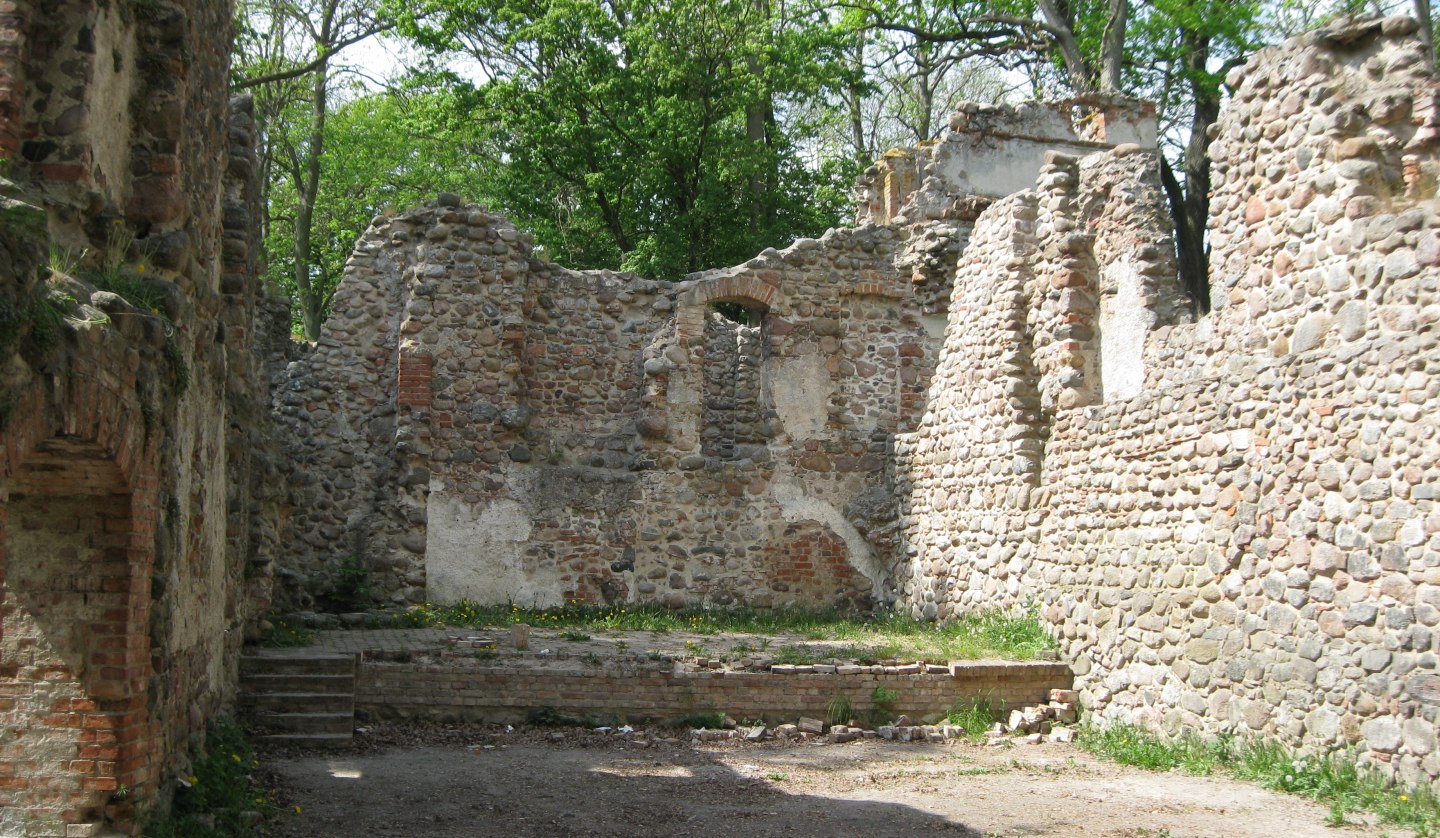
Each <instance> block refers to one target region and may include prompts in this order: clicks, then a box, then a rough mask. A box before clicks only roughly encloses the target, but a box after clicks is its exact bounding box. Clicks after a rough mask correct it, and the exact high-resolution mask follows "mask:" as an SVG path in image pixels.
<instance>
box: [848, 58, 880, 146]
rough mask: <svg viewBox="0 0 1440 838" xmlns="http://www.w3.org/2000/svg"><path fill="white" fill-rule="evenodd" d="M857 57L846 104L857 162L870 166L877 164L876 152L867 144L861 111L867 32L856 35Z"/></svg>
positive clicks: (853, 65) (863, 116) (852, 68)
mask: <svg viewBox="0 0 1440 838" xmlns="http://www.w3.org/2000/svg"><path fill="white" fill-rule="evenodd" d="M855 41H856V43H855V55H854V63H853V64H852V66H851V70H852V71H853V72H854V73H855V76H854V80H853V81H851V82H849V83H847V84H846V85H845V104H846V105H848V106H849V109H850V142H851V143H853V144H854V146H855V162H857V163H859V164H860V165H861V166H868V165H870V164H871V163H873V162H875V155H876V151H875V150H874V149H872V148H870V146H869V144H868V143H866V142H865V114H864V112H863V111H862V110H861V103H862V102H863V101H864V94H863V93H861V91H860V85H861V84H862V82H861V81H860V80H861V79H863V78H865V30H863V29H862V30H860V31H858V32H856V33H855Z"/></svg>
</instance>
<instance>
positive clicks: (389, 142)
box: [265, 78, 499, 333]
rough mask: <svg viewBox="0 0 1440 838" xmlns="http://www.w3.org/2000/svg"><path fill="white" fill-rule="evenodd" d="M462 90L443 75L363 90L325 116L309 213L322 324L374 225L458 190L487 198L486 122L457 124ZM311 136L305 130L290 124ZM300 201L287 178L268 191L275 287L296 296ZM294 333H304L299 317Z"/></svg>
mask: <svg viewBox="0 0 1440 838" xmlns="http://www.w3.org/2000/svg"><path fill="white" fill-rule="evenodd" d="M464 96H465V90H464V88H463V87H451V86H450V84H448V83H447V80H446V79H444V78H440V79H423V80H412V81H411V82H409V83H406V84H404V85H401V86H398V87H397V88H395V89H392V90H388V91H379V92H373V93H366V94H364V95H360V96H358V97H355V98H352V99H350V100H349V101H346V102H343V103H342V104H339V105H337V106H335V107H333V108H332V109H331V110H330V112H329V114H328V115H327V117H326V119H325V136H324V138H323V139H324V148H325V153H324V155H323V156H322V158H321V166H320V175H319V177H318V179H317V184H318V187H317V189H316V191H315V193H314V196H313V198H312V199H311V212H310V214H309V224H308V230H309V260H310V261H309V266H308V269H307V271H306V274H307V275H308V277H309V289H308V292H307V293H308V294H309V295H310V297H309V298H310V299H312V300H315V301H318V303H319V314H320V318H319V319H320V320H321V321H323V318H324V316H325V315H326V314H328V312H329V304H330V299H331V297H332V296H333V295H334V293H335V288H336V286H337V285H338V284H339V282H340V279H341V277H342V276H343V273H344V268H345V261H346V259H347V258H348V257H349V255H350V252H351V250H352V249H353V248H354V246H355V241H356V239H358V238H359V237H360V235H361V234H362V233H363V232H364V231H365V228H366V227H367V226H368V225H369V223H370V221H371V219H372V218H374V217H375V216H376V215H380V214H383V213H386V212H392V211H399V210H404V209H406V208H409V207H411V206H415V205H417V204H420V203H421V202H423V201H425V200H428V199H433V198H434V197H435V195H436V193H438V192H456V193H459V194H462V195H465V196H466V197H468V198H471V199H473V200H480V201H485V200H488V199H489V198H490V197H491V196H490V186H489V184H490V182H491V178H490V175H489V173H490V172H492V171H494V170H495V169H496V168H498V166H499V162H498V158H497V154H496V152H495V150H494V149H493V147H492V146H491V144H490V142H489V139H488V138H487V136H486V134H485V133H484V124H483V123H477V122H475V121H473V120H468V119H467V120H463V121H462V120H456V119H454V118H453V117H454V115H455V114H457V113H463V112H465V110H466V109H467V105H466V102H465V100H464ZM294 130H295V131H297V132H308V130H309V128H308V126H306V125H298V126H295V127H294ZM301 197H302V196H301V194H300V193H299V192H297V191H296V190H294V189H292V188H290V175H288V174H284V173H281V175H280V180H279V182H277V183H276V184H274V185H273V187H272V189H271V192H270V203H269V207H270V213H271V215H272V217H273V218H275V219H276V221H277V223H274V224H272V225H271V226H270V229H269V231H268V234H267V235H266V239H265V250H266V252H267V253H269V254H271V256H270V260H271V264H270V271H269V274H270V277H271V281H272V282H274V283H275V284H276V285H277V286H279V287H281V288H283V289H285V290H286V291H288V292H290V293H292V294H296V295H297V297H298V293H299V288H298V287H297V286H296V284H295V276H296V273H297V272H296V263H295V261H294V260H295V259H296V253H297V252H298V250H297V248H296V246H295V237H296V236H297V235H299V234H300V227H299V225H297V224H295V223H293V219H295V218H297V217H298V216H299V212H298V210H299V205H300V200H301ZM303 311H304V310H303V309H300V308H298V307H297V311H296V314H297V315H298V316H297V323H296V326H297V327H298V328H299V329H300V330H301V331H302V333H303V330H304V329H305V328H306V327H307V326H308V324H307V323H306V322H304V321H303V320H300V319H299V318H300V317H301V316H303Z"/></svg>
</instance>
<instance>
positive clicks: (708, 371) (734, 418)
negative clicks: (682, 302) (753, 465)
mask: <svg viewBox="0 0 1440 838" xmlns="http://www.w3.org/2000/svg"><path fill="white" fill-rule="evenodd" d="M766 310H767V309H766V307H765V305H764V304H763V303H759V302H756V301H753V300H748V299H745V298H732V299H720V300H712V301H711V302H710V304H709V306H708V308H707V311H706V317H705V389H704V394H705V401H704V417H703V424H702V426H701V431H700V449H701V453H703V454H704V455H705V456H707V457H718V458H720V459H725V460H731V459H745V458H749V457H753V456H754V454H755V453H756V452H757V451H758V449H762V448H764V447H765V442H766V440H767V439H768V438H769V436H770V434H769V418H770V416H769V411H768V409H767V406H768V404H769V402H770V398H769V395H770V394H769V392H768V387H767V382H766V378H765V361H766V359H767V357H768V356H769V351H768V341H767V339H766V332H765V314H766Z"/></svg>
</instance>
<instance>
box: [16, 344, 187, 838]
mask: <svg viewBox="0 0 1440 838" xmlns="http://www.w3.org/2000/svg"><path fill="white" fill-rule="evenodd" d="M135 393H136V391H135V379H134V373H133V372H131V371H129V370H127V369H125V365H124V364H123V362H122V361H116V360H111V359H108V358H105V357H102V358H99V359H95V358H92V359H87V361H86V363H84V364H77V365H76V366H75V368H74V369H72V370H71V371H69V372H67V373H65V374H63V375H62V376H58V377H55V378H52V379H48V380H46V381H45V382H43V383H37V385H36V386H33V387H31V388H30V389H29V390H28V391H27V392H26V394H25V396H24V397H23V398H22V400H21V403H20V404H18V405H17V406H16V407H15V408H14V409H13V410H12V412H11V416H12V419H11V421H10V423H9V425H8V426H7V427H6V428H5V429H4V430H3V431H0V722H3V725H4V727H5V728H6V729H7V733H9V736H8V737H7V738H6V740H5V742H4V743H0V810H3V811H4V815H3V817H4V818H5V819H6V821H7V825H8V826H13V825H14V824H16V823H17V822H18V823H19V824H22V826H21V828H23V830H24V831H23V832H21V833H20V834H24V835H50V834H58V835H65V834H67V830H68V829H69V827H70V826H71V825H75V826H76V827H77V828H80V829H82V831H83V829H84V825H91V827H92V828H93V827H95V826H98V825H100V824H108V825H110V826H112V827H119V828H120V829H122V830H124V831H127V832H128V831H133V829H134V826H135V823H134V820H135V818H134V814H135V813H134V811H133V805H132V804H131V803H130V802H129V801H130V800H133V799H147V798H148V797H149V796H150V794H149V793H150V792H151V791H152V790H153V785H154V782H155V779H156V774H157V767H158V763H159V759H158V757H157V755H156V754H155V753H154V749H155V743H156V742H157V741H158V726H157V723H156V722H155V720H153V719H152V718H151V715H152V712H151V710H152V708H150V707H149V706H148V703H147V698H146V696H147V691H148V688H149V681H150V678H151V675H152V673H153V669H152V665H151V659H150V626H149V622H150V575H151V571H152V568H153V566H154V558H155V556H154V544H155V529H156V522H157V511H156V510H157V495H158V482H157V463H158V445H156V444H155V443H154V442H153V441H151V439H149V438H148V437H147V433H146V428H145V421H144V418H143V414H142V411H141V406H140V404H139V399H138V397H137V396H136V394H135ZM122 788H123V789H125V790H127V791H128V792H130V793H128V794H117V792H119V791H120V790H121V789H122ZM57 825H58V826H57ZM70 834H78V833H75V832H74V831H73V830H72V831H70Z"/></svg>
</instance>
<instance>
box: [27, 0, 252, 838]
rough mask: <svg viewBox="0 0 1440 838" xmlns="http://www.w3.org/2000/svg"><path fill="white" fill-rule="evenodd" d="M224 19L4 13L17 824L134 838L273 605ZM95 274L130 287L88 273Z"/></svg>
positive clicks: (60, 7)
mask: <svg viewBox="0 0 1440 838" xmlns="http://www.w3.org/2000/svg"><path fill="white" fill-rule="evenodd" d="M32 12H33V13H32ZM41 12H43V13H41ZM231 14H232V8H231V5H230V4H229V3H228V2H223V0H183V1H182V2H147V3H144V4H133V3H95V2H81V1H80V0H67V2H59V3H47V4H44V8H43V9H40V8H39V7H38V6H37V5H36V4H31V3H26V2H20V3H16V2H9V3H0V31H3V33H4V34H3V41H4V45H3V48H0V156H3V157H5V158H7V159H8V160H9V165H8V166H7V168H6V171H5V175H6V177H7V178H8V179H7V180H4V181H3V182H0V192H3V193H4V194H5V195H6V198H5V199H4V200H3V209H0V212H3V216H4V217H3V223H0V254H3V256H0V273H3V274H4V276H3V282H0V583H3V587H0V616H3V627H0V730H3V734H4V736H3V737H0V738H3V740H4V741H3V745H0V833H3V834H6V835H17V836H52V835H54V836H60V835H64V836H67V838H68V836H77V835H92V834H100V833H102V832H103V833H105V834H114V832H115V831H118V832H120V833H123V834H134V833H135V832H136V831H137V830H138V829H139V824H140V822H141V820H142V819H143V817H144V816H145V814H146V813H147V812H148V811H150V810H152V809H153V808H154V807H156V806H163V805H164V804H165V801H166V799H167V797H168V794H169V792H170V789H171V785H170V780H171V779H172V778H173V777H174V776H176V775H177V774H183V773H188V766H189V755H190V754H191V753H192V752H193V751H194V749H196V748H198V747H199V746H200V744H201V742H202V741H203V734H204V729H205V726H206V723H207V722H208V720H209V719H211V718H212V717H214V716H215V715H216V714H217V713H220V712H222V711H223V710H224V709H225V707H226V706H227V704H228V703H229V702H230V700H231V698H232V697H233V693H234V689H235V680H236V659H237V656H238V651H239V646H240V643H241V639H242V637H243V635H244V634H245V631H246V628H247V623H253V622H254V620H255V618H257V617H258V614H259V613H260V612H261V611H263V610H264V609H265V608H266V607H267V602H268V590H267V586H268V580H267V577H266V574H265V567H266V565H265V564H264V563H263V562H260V561H255V560H254V559H255V556H256V553H257V551H258V545H260V544H263V543H265V542H266V535H265V533H264V531H263V530H264V528H263V527H256V526H255V524H256V523H257V522H262V521H264V520H265V519H266V518H267V517H268V516H269V513H267V512H266V511H265V507H266V504H267V503H268V502H269V499H268V497H267V493H268V491H269V490H268V489H267V488H266V487H265V485H264V483H263V481H261V480H259V479H256V478H255V477H254V474H253V473H254V472H255V471H257V470H258V471H260V472H261V473H263V466H264V464H265V463H266V462H267V461H268V456H269V455H268V451H269V450H270V446H271V445H272V444H273V443H272V442H271V441H270V432H269V425H268V422H269V420H268V411H266V410H264V409H261V410H260V411H259V412H256V411H255V410H254V407H255V406H260V407H262V408H263V406H264V405H265V404H266V403H267V402H268V397H267V395H266V382H265V378H264V376H263V374H262V372H261V364H260V362H259V360H258V357H257V355H256V352H255V349H256V341H257V340H259V339H261V338H262V336H263V335H264V334H265V333H266V330H267V329H268V324H261V327H260V328H258V329H257V328H256V318H257V311H260V310H262V309H263V310H264V311H265V312H266V313H267V314H273V313H274V309H273V307H267V306H266V305H265V304H264V303H263V292H262V291H261V289H260V288H259V287H258V286H257V285H256V283H255V281H254V273H253V253H254V250H253V247H254V244H255V239H254V229H253V227H252V225H251V221H250V219H251V218H252V217H253V216H252V210H253V207H254V206H255V201H256V200H257V199H258V190H257V189H256V184H255V182H254V154H253V150H252V148H251V144H252V142H253V138H252V136H251V132H252V131H253V125H252V123H251V119H250V114H249V105H248V102H247V101H246V100H244V99H237V100H233V101H232V100H231V99H230V97H229V95H228V88H229V56H228V51H227V50H225V49H223V48H216V44H221V45H223V44H225V43H227V42H228V33H229V29H230V26H231V19H232V18H231ZM47 250H48V251H51V252H54V253H58V254H60V257H59V258H57V259H53V260H52V263H51V264H48V265H47V264H46V253H47ZM107 264H108V265H112V266H123V267H121V268H120V270H123V271H124V272H125V274H126V276H127V277H128V279H129V281H130V282H132V285H131V286H130V287H129V288H128V289H127V288H123V287H119V286H116V287H115V290H104V289H103V288H102V287H100V286H102V285H106V284H110V285H112V286H114V282H113V280H111V279H107V278H106V274H105V272H106V270H107V267H106V266H107ZM136 288H141V289H143V291H144V293H143V294H138V293H136V291H135V289H136ZM117 291H118V292H123V293H117ZM271 529H272V530H273V527H272V528H271Z"/></svg>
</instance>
